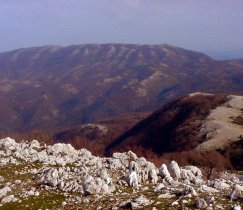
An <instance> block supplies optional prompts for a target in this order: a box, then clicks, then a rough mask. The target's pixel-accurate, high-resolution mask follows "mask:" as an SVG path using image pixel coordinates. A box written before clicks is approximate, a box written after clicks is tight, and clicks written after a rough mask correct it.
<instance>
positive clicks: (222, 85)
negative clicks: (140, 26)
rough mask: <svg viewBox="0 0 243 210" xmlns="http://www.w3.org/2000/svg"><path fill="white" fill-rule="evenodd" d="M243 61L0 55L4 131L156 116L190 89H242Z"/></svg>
mask: <svg viewBox="0 0 243 210" xmlns="http://www.w3.org/2000/svg"><path fill="white" fill-rule="evenodd" d="M242 90H243V61H242V60H232V61H216V60H213V59H212V58H210V57H209V56H207V55H204V54H202V53H198V52H193V51H189V50H185V49H181V48H177V47H173V46H169V45H126V44H104V45H97V44H90V45H78V46H69V47H59V46H45V47H34V48H27V49H18V50H14V51H11V52H6V53H1V54H0V100H1V104H0V119H1V122H0V131H2V132H6V133H8V132H20V131H30V130H44V131H45V132H52V133H54V132H56V131H59V130H63V129H66V128H69V127H72V126H75V125H79V124H82V123H90V122H94V121H97V120H102V119H104V118H107V117H112V116H118V115H120V114H124V113H128V112H145V111H152V110H154V109H156V108H158V107H160V106H161V105H163V104H165V103H166V102H168V101H170V100H171V99H174V98H175V97H177V96H180V95H185V94H187V93H190V92H195V91H204V92H228V93H232V92H236V93H237V92H240V93H242Z"/></svg>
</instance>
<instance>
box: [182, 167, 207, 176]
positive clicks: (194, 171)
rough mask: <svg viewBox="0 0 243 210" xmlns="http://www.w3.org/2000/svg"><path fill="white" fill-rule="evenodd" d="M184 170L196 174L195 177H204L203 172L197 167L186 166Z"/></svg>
mask: <svg viewBox="0 0 243 210" xmlns="http://www.w3.org/2000/svg"><path fill="white" fill-rule="evenodd" d="M184 169H186V170H189V171H191V172H192V173H193V174H194V176H197V177H202V176H203V175H202V172H201V170H200V169H199V168H198V167H196V166H185V167H184Z"/></svg>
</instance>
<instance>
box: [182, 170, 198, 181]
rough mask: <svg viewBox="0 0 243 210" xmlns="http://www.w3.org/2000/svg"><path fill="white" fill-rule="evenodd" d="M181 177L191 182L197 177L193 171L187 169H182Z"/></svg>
mask: <svg viewBox="0 0 243 210" xmlns="http://www.w3.org/2000/svg"><path fill="white" fill-rule="evenodd" d="M181 177H182V178H183V179H186V180H189V181H190V182H193V181H194V180H195V178H196V177H195V175H194V174H193V173H192V171H191V170H187V169H181Z"/></svg>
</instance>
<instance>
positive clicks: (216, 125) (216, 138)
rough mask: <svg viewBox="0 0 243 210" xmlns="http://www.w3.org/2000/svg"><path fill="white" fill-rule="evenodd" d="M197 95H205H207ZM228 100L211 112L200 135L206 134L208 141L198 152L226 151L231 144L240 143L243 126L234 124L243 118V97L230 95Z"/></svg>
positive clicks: (199, 146) (201, 145)
mask: <svg viewBox="0 0 243 210" xmlns="http://www.w3.org/2000/svg"><path fill="white" fill-rule="evenodd" d="M195 94H204V95H205V94H206V93H194V95H195ZM191 95H193V94H191ZM206 95H207V94H206ZM227 98H228V101H227V102H226V103H224V104H222V105H221V106H218V107H217V108H216V109H213V110H211V112H210V114H209V115H208V117H207V118H206V119H205V122H204V123H203V126H202V128H201V131H200V134H201V135H202V133H204V134H206V136H207V140H206V141H205V142H203V143H202V144H200V145H198V146H197V148H196V149H197V150H199V151H212V150H217V149H224V148H225V147H226V146H228V145H229V144H231V143H233V142H236V141H239V140H240V139H241V137H242V136H243V125H239V124H237V123H235V122H234V120H236V119H237V118H242V116H243V109H242V108H243V97H242V96H236V95H229V96H227Z"/></svg>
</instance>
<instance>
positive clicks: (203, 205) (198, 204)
mask: <svg viewBox="0 0 243 210" xmlns="http://www.w3.org/2000/svg"><path fill="white" fill-rule="evenodd" d="M196 207H197V208H198V209H204V208H206V207H207V202H206V201H205V200H204V199H202V198H198V199H197V200H196Z"/></svg>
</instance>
